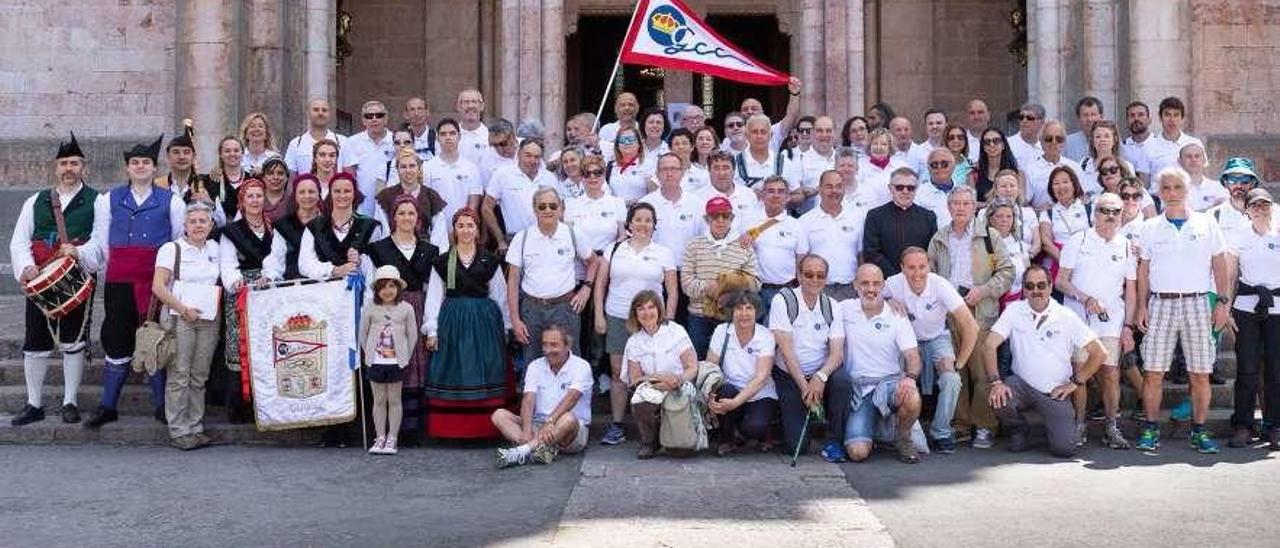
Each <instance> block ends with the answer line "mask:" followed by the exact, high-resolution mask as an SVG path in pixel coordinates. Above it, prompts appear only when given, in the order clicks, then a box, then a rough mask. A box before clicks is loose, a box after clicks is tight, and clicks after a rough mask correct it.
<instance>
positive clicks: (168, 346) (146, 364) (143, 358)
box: [133, 241, 182, 375]
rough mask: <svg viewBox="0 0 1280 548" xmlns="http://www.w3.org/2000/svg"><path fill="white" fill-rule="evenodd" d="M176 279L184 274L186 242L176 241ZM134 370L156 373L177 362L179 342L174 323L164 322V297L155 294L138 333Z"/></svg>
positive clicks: (174, 256) (174, 254)
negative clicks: (162, 306) (183, 246)
mask: <svg viewBox="0 0 1280 548" xmlns="http://www.w3.org/2000/svg"><path fill="white" fill-rule="evenodd" d="M173 248H174V253H173V280H174V281H177V280H178V277H179V276H181V275H182V245H181V244H179V243H178V242H177V241H174V242H173ZM134 341H135V343H134V350H133V370H134V371H139V372H142V371H145V372H146V373H147V374H148V375H154V374H156V372H157V371H162V370H164V369H165V368H166V367H169V366H170V365H173V362H174V360H175V359H177V356H178V343H177V341H176V340H175V338H174V334H173V326H172V324H171V323H170V325H167V326H166V325H164V324H163V323H161V321H160V299H159V298H157V297H155V296H154V295H153V296H152V297H151V305H150V306H148V307H147V317H146V319H145V320H144V321H143V322H142V325H140V326H138V330H137V331H136V332H135V333H134Z"/></svg>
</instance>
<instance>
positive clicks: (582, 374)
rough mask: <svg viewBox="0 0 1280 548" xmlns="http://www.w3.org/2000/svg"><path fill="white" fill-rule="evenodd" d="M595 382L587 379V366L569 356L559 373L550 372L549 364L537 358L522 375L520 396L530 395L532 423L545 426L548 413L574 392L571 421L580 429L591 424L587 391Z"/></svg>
mask: <svg viewBox="0 0 1280 548" xmlns="http://www.w3.org/2000/svg"><path fill="white" fill-rule="evenodd" d="M593 386H595V380H594V379H592V378H591V364H589V363H587V361H586V360H584V359H582V358H579V357H577V356H574V355H572V354H570V355H569V359H568V360H566V361H565V362H564V365H563V366H561V367H560V371H558V372H554V373H553V372H552V371H551V362H549V361H547V358H546V357H545V356H544V357H541V358H538V359H536V360H533V361H532V362H530V363H529V367H528V369H526V370H525V373H524V393H525V394H528V393H533V394H534V399H533V420H534V421H537V422H546V421H547V420H548V419H550V418H551V412H552V411H555V410H556V407H559V406H560V402H562V401H564V398H565V396H568V395H569V391H570V390H577V391H578V394H579V396H578V401H577V403H575V404H573V410H572V413H573V418H575V419H578V424H581V425H583V426H586V425H589V424H591V394H592V392H591V388H592V387H593Z"/></svg>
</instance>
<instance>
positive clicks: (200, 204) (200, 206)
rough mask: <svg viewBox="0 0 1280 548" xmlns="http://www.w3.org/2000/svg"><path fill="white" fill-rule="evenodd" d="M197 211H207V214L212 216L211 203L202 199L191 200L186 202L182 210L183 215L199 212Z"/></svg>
mask: <svg viewBox="0 0 1280 548" xmlns="http://www.w3.org/2000/svg"><path fill="white" fill-rule="evenodd" d="M199 212H205V213H208V214H209V216H211V217H212V216H213V204H211V203H209V202H207V201H204V200H191V203H189V204H187V207H186V210H185V211H184V213H183V215H191V214H192V213H199Z"/></svg>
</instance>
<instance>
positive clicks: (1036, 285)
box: [1022, 282, 1049, 291]
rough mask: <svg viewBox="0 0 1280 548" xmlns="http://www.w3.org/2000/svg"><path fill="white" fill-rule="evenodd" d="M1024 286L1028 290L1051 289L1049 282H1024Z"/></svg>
mask: <svg viewBox="0 0 1280 548" xmlns="http://www.w3.org/2000/svg"><path fill="white" fill-rule="evenodd" d="M1022 288H1023V289H1026V290H1028V291H1044V290H1046V289H1049V282H1022Z"/></svg>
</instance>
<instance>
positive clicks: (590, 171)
mask: <svg viewBox="0 0 1280 548" xmlns="http://www.w3.org/2000/svg"><path fill="white" fill-rule="evenodd" d="M582 174H583V175H586V176H587V177H603V176H604V171H603V170H599V169H588V170H586V171H583V172H582Z"/></svg>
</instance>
